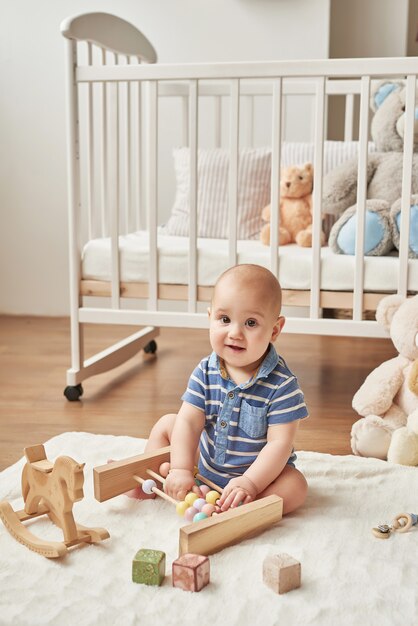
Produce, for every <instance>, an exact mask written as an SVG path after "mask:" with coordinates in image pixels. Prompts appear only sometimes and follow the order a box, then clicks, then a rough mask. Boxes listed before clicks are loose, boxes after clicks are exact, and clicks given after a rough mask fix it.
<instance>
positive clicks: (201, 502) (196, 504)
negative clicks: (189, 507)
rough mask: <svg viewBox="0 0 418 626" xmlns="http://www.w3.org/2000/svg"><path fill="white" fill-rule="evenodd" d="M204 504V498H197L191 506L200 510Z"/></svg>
mask: <svg viewBox="0 0 418 626" xmlns="http://www.w3.org/2000/svg"><path fill="white" fill-rule="evenodd" d="M205 504H206V500H205V499H204V498H197V499H196V500H195V501H194V502H193V506H194V508H195V509H197V510H198V511H201V510H202V507H204V506H205Z"/></svg>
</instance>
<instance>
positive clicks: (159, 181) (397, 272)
mask: <svg viewBox="0 0 418 626" xmlns="http://www.w3.org/2000/svg"><path fill="white" fill-rule="evenodd" d="M61 30H62V34H63V35H64V37H66V59H67V77H68V80H67V110H68V116H67V117H68V120H67V121H68V124H67V126H68V180H69V187H68V203H69V237H70V294H71V352H72V364H71V368H70V369H69V370H68V372H67V385H68V386H67V388H66V390H65V395H66V397H67V398H68V399H69V400H76V399H78V398H79V397H80V395H81V394H82V386H81V382H82V381H83V380H84V379H86V378H88V377H90V376H93V375H95V374H98V373H101V372H104V371H106V370H108V369H110V368H112V367H115V366H117V365H119V364H121V363H122V362H124V361H125V360H126V359H128V358H130V357H131V356H133V355H134V354H135V353H136V352H138V351H139V350H140V349H142V348H144V349H145V350H146V351H155V349H156V344H155V341H154V339H155V337H156V336H157V335H158V328H159V327H161V326H169V327H190V328H204V327H206V326H207V314H206V306H207V305H206V304H205V303H207V301H208V300H209V299H210V295H211V291H212V286H213V284H214V281H215V280H216V277H217V276H218V275H219V274H220V273H221V272H222V271H223V270H224V269H226V268H227V267H229V266H231V265H234V264H236V263H243V262H253V263H260V264H262V265H265V266H266V267H269V268H270V269H271V270H272V272H273V273H275V274H276V275H277V276H278V278H279V280H280V282H281V284H282V287H283V302H284V305H285V307H292V308H291V309H287V310H286V309H285V311H286V316H287V322H286V331H289V332H303V333H318V334H330V335H352V336H355V335H356V336H365V337H371V336H374V337H377V336H383V335H382V330H381V329H380V328H379V327H378V326H377V324H376V322H374V321H369V320H366V319H363V318H364V315H363V312H364V310H374V309H375V308H376V306H377V303H378V302H379V300H380V299H381V298H382V297H383V296H384V295H385V294H386V293H393V292H398V293H400V294H402V295H407V294H408V293H415V292H417V291H418V260H411V259H410V260H408V235H409V212H408V211H405V214H406V217H404V216H403V217H402V220H403V221H402V233H401V246H400V252H399V255H397V256H390V257H364V256H363V254H362V252H361V250H362V249H363V240H364V214H365V210H364V206H365V198H366V166H367V153H368V149H369V144H368V124H369V93H370V85H371V81H372V80H375V79H379V78H382V77H395V78H397V79H399V78H401V79H403V80H406V84H407V90H408V91H407V94H408V102H409V103H410V104H409V105H407V111H406V117H407V123H406V139H405V148H404V175H403V188H402V198H403V202H405V204H404V205H403V206H406V204H407V203H408V200H409V195H410V188H411V168H412V150H413V115H414V111H413V107H414V104H413V103H414V95H415V79H416V72H417V63H416V59H413V58H397V59H387V58H386V59H345V60H337V59H333V60H322V61H305V62H304V61H277V62H257V63H214V64H212V63H208V64H182V65H176V64H164V65H163V64H158V63H156V60H157V57H156V53H155V51H154V49H153V47H152V45H151V44H150V43H149V42H148V41H147V39H146V38H145V37H144V36H143V35H142V34H141V33H140V31H139V30H137V29H136V28H135V27H134V26H133V25H131V24H129V23H128V22H125V21H124V20H121V19H120V18H117V17H115V16H112V15H109V14H105V13H91V14H86V15H81V16H77V17H74V18H69V19H68V20H65V21H64V22H63V24H62V26H61ZM334 97H338V98H339V99H340V100H341V99H343V100H344V109H345V112H344V120H343V125H344V135H343V136H344V141H343V142H340V143H337V142H328V141H326V137H327V114H328V110H329V108H330V106H331V102H332V101H333V98H334ZM357 102H358V103H359V108H358V112H357V115H358V119H357V121H356V114H355V113H356V111H357V106H356V103H357ZM292 123H293V131H289V127H292ZM357 123H358V128H359V131H358V141H356V142H353V138H354V128H355V126H356V125H357ZM292 133H293V134H292ZM176 146H183V152H182V151H181V150H179V151H177V152H176V153H175V154H176V155H177V156H176V157H175V158H177V165H176V167H177V170H176V171H177V181H175V180H174V176H173V166H172V162H171V159H172V151H173V148H174V147H176ZM184 147H187V149H186V152H184V150H185V148H184ZM350 150H351V152H352V151H353V150H355V152H356V153H357V152H358V155H359V168H358V198H357V200H358V204H359V206H360V209H359V216H360V217H359V219H358V226H357V242H358V243H357V248H356V249H357V252H356V255H355V256H352V257H349V256H344V255H336V254H333V253H332V252H331V251H330V250H329V248H328V247H322V248H321V246H320V232H321V220H322V217H321V197H322V178H323V174H324V173H325V172H326V169H327V167H328V168H329V167H332V166H333V165H334V164H335V163H334V161H333V159H334V160H335V159H337V160H338V159H339V160H340V161H341V160H342V159H344V158H347V157H348V155H349V153H350ZM337 153H339V156H338V154H337ZM225 155H226V156H225ZM254 155H255V156H254ZM351 155H352V154H351ZM266 156H267V157H268V159H267V160H268V173H267V175H268V195H269V198H268V201H270V198H271V201H272V205H273V206H274V205H276V206H277V204H278V201H279V172H280V167H281V165H283V164H285V165H290V164H296V163H297V162H298V163H302V162H303V161H306V160H312V161H313V164H314V192H313V202H314V210H313V246H312V248H298V247H297V246H296V245H290V246H280V247H279V246H278V234H277V233H278V215H277V213H273V216H272V228H271V231H272V238H271V244H270V246H269V247H266V246H263V245H262V244H261V242H260V241H259V240H258V238H252V239H249V240H245V238H240V237H241V236H242V235H241V233H242V230H241V226H242V224H241V221H240V220H241V217H240V213H239V202H240V200H239V198H240V197H241V196H242V195H245V194H246V193H247V190H246V189H244V187H246V186H248V185H247V182H248V179H249V178H250V176H251V175H254V172H252V174H251V175H250V174H249V175H248V177H247V179H245V178H244V179H243V177H242V176H241V177H240V171H241V170H240V168H241V167H243V165H242V164H243V162H244V160H245V159H249V161H251V159H253V157H254V158H255V159H256V160H257V159H258V161H257V163H258V165H257V167H260V168H261V169H260V170H257V169H255V174H257V171H258V173H259V176H258V178H257V180H258V181H260V180H261V177H262V176H266V169H265V167H266V165H265V163H266ZM205 158H207V159H208V161H210V163H211V167H212V168H213V170H214V171H216V172H219V171H220V169H222V167H223V168H224V165H225V158H226V159H227V166H228V170H227V181H228V182H227V191H226V202H227V206H226V209H225V211H226V216H225V215H224V219H223V223H224V224H225V226H224V231H223V232H222V233H221V235H219V233H218V234H217V235H216V237H214V236H213V233H212V234H211V233H210V229H209V231H208V234H209V236H205V234H207V233H205V232H203V233H202V232H200V230H201V227H202V225H201V221H199V219H200V217H199V216H201V214H200V213H199V214H198V210H197V208H198V197H199V198H201V195H199V194H201V193H203V192H202V191H201V189H200V187H199V185H200V184H202V185H203V182H202V181H203V180H205V184H207V185H208V186H210V185H212V186H213V185H214V184H216V183H214V182H213V180H210V181H209V178H208V179H206V178H205V176H206V175H207V172H205V173H204V174H203V173H202V171H203V170H202V169H201V167H200V164H201V161H200V159H202V162H203V160H204V159H205ZM182 159H183V161H182ZM217 159H218V161H217ZM263 159H264V161H263ZM181 163H182V166H181ZM184 163H186V167H184ZM263 163H264V165H263ZM260 164H261V165H260ZM180 166H181V167H182V168H183V169H181V167H180ZM249 167H251V165H250V166H249ZM202 168H203V166H202ZM208 171H209V173H210V171H211V169H210V167H209V168H208ZM198 172H199V176H198ZM241 173H242V172H241ZM223 174H225V171H224V170H223ZM179 176H180V178H181V180H180V182H181V184H182V189H183V194H184V189H186V190H187V194H186V195H187V198H186V200H187V202H186V204H187V207H184V206H183V205H184V198H183V205H182V207H181V209H182V210H186V213H187V211H188V216H187V222H188V229H187V230H188V232H187V233H186V234H184V233H181V234H180V235H179V234H174V235H173V234H172V233H170V231H167V226H168V225H169V224H170V220H171V218H170V219H168V218H169V215H170V209H171V205H172V204H173V201H174V197H175V198H176V202H175V204H176V203H177V204H178V202H179V198H180V196H181V193H180V192H181V189H180V188H179ZM176 183H177V189H176ZM212 191H213V190H212ZM216 193H217V190H216V189H215V194H216ZM224 199H225V198H224ZM180 200H181V198H180ZM266 203H267V202H266ZM215 204H216V203H215ZM261 208H262V207H260V210H261ZM215 209H216V207H214V211H213V212H214V214H215V213H216V210H215ZM199 211H200V205H199ZM206 217H207V219H208V221H209V222H210V221H211V213H210V211H209V213H208V215H207V216H206ZM253 217H254V216H253ZM164 224H167V225H166V226H164ZM213 226H214V225H213V224H212V225H211V226H210V228H212V230H213ZM215 231H216V228H215ZM324 309H348V310H350V311H351V312H352V315H351V319H328V318H326V317H324V315H323V311H324ZM294 311H300V313H295V312H294ZM84 324H122V325H136V326H138V327H140V328H141V329H140V330H139V331H138V332H136V333H135V334H133V335H131V336H130V337H128V338H127V339H125V340H124V341H121V342H118V343H117V344H115V345H113V346H111V347H109V348H108V349H107V350H105V351H103V352H101V353H99V354H97V355H95V356H94V357H92V358H89V359H86V360H85V359H84V350H83V325H84Z"/></svg>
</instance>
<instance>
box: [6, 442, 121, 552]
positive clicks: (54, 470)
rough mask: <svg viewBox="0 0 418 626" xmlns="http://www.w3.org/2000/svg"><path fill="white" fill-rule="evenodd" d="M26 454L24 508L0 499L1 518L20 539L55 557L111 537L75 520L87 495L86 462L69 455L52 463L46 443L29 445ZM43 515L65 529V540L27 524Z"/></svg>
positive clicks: (23, 484) (102, 529)
mask: <svg viewBox="0 0 418 626" xmlns="http://www.w3.org/2000/svg"><path fill="white" fill-rule="evenodd" d="M25 456H26V459H27V463H26V465H25V466H24V468H23V471H22V496H23V499H24V502H25V506H24V508H23V509H22V510H21V511H15V510H14V509H13V507H12V506H11V505H10V503H9V502H7V501H6V500H4V501H2V502H0V519H1V520H2V522H3V524H4V525H5V527H6V528H7V530H8V531H9V533H10V534H11V535H12V536H13V537H14V538H15V539H16V540H17V541H19V542H20V543H22V544H23V545H25V546H26V547H27V548H29V549H30V550H33V551H34V552H38V553H39V554H42V555H43V556H45V557H47V558H51V559H53V558H58V557H61V556H64V555H65V554H67V552H68V549H69V548H71V547H73V546H76V545H79V544H87V543H98V542H99V541H103V540H104V539H107V538H108V537H109V533H108V532H107V530H105V529H104V528H87V527H85V526H82V525H81V524H77V523H76V522H75V520H74V517H73V513H72V508H73V505H74V502H78V501H79V500H82V499H83V497H84V493H83V484H84V474H83V468H84V464H82V465H81V464H79V463H77V462H76V461H74V460H73V459H72V458H70V457H68V456H61V457H58V458H57V460H56V461H55V463H50V461H48V459H47V458H46V454H45V449H44V446H43V445H37V446H32V447H30V448H25ZM42 515H47V516H48V517H49V519H50V520H51V521H52V522H53V523H54V524H55V525H56V526H58V527H59V528H61V530H62V531H63V534H64V540H63V541H48V540H46V539H41V538H40V537H37V536H36V535H34V534H33V533H32V532H31V531H30V530H28V528H27V527H26V526H25V525H24V524H23V522H24V521H27V520H31V519H34V518H36V517H40V516H42Z"/></svg>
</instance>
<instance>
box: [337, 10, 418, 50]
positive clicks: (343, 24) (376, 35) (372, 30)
mask: <svg viewBox="0 0 418 626" xmlns="http://www.w3.org/2000/svg"><path fill="white" fill-rule="evenodd" d="M409 1H410V2H411V4H412V3H416V0H348V1H347V0H331V25H330V57H331V58H351V57H398V56H405V55H406V54H407V32H408V5H409Z"/></svg>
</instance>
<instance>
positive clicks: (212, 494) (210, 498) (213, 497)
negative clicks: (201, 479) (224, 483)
mask: <svg viewBox="0 0 418 626" xmlns="http://www.w3.org/2000/svg"><path fill="white" fill-rule="evenodd" d="M220 497H221V496H220V495H219V493H218V492H217V491H209V493H207V494H206V502H209V504H215V502H216V501H217V500H219V498H220Z"/></svg>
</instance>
